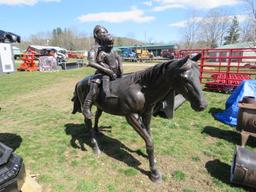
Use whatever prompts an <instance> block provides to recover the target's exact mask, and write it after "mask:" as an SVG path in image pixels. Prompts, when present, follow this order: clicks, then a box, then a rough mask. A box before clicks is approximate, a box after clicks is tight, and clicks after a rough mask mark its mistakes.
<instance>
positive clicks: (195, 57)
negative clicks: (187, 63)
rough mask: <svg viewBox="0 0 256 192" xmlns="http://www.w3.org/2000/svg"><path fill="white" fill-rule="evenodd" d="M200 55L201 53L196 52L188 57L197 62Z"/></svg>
mask: <svg viewBox="0 0 256 192" xmlns="http://www.w3.org/2000/svg"><path fill="white" fill-rule="evenodd" d="M201 56H202V54H201V53H198V54H197V55H195V56H193V57H191V58H190V59H191V60H192V61H195V62H197V61H198V60H199V59H200V58H201Z"/></svg>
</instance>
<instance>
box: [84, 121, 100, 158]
mask: <svg viewBox="0 0 256 192" xmlns="http://www.w3.org/2000/svg"><path fill="white" fill-rule="evenodd" d="M84 124H85V126H86V127H87V128H88V129H89V132H90V136H91V145H92V149H93V151H94V153H96V154H100V153H101V151H100V148H99V145H98V142H97V140H96V138H95V130H94V128H93V127H92V120H91V119H86V118H85V119H84Z"/></svg>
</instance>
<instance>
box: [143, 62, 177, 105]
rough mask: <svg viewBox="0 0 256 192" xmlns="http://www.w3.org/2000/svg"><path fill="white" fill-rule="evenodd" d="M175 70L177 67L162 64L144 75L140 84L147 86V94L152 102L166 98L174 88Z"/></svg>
mask: <svg viewBox="0 0 256 192" xmlns="http://www.w3.org/2000/svg"><path fill="white" fill-rule="evenodd" d="M170 65H171V64H170ZM175 72H176V70H175V67H171V66H169V67H166V66H161V67H160V68H159V69H158V70H154V69H152V71H151V72H150V73H148V74H145V76H142V78H141V80H140V84H142V86H144V87H145V88H144V94H145V96H146V97H148V98H150V100H151V102H154V101H158V100H161V99H162V98H164V97H165V96H166V95H167V94H168V93H169V92H170V90H172V89H174V86H173V85H174V83H175Z"/></svg>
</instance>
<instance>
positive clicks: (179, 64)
mask: <svg viewBox="0 0 256 192" xmlns="http://www.w3.org/2000/svg"><path fill="white" fill-rule="evenodd" d="M188 59H189V56H188V55H187V56H186V57H184V58H182V59H180V60H178V67H179V68H181V67H182V66H183V65H184V64H185V63H186V62H187V61H188Z"/></svg>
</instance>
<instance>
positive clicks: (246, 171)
mask: <svg viewBox="0 0 256 192" xmlns="http://www.w3.org/2000/svg"><path fill="white" fill-rule="evenodd" d="M230 181H231V182H232V183H235V184H240V185H245V186H249V187H253V188H256V153H255V152H251V151H249V150H247V149H245V148H243V147H240V146H236V151H235V154H234V158H233V164H232V166H231V175H230Z"/></svg>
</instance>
